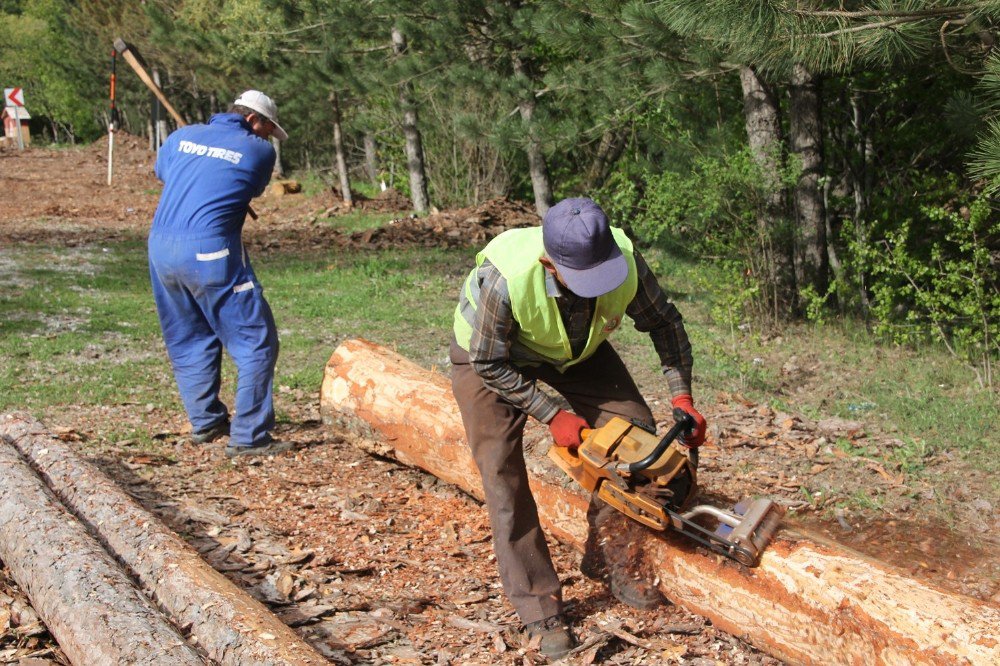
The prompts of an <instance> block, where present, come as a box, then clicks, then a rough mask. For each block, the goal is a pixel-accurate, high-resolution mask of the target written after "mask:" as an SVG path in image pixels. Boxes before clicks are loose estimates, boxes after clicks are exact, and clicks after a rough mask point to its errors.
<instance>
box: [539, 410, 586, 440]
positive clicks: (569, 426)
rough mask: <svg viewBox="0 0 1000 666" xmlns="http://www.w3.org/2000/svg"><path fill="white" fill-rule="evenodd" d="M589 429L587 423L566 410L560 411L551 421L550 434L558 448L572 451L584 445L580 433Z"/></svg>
mask: <svg viewBox="0 0 1000 666" xmlns="http://www.w3.org/2000/svg"><path fill="white" fill-rule="evenodd" d="M589 427H590V425H589V424H588V423H587V422H586V421H584V420H583V419H582V418H580V417H579V416H577V415H576V414H574V413H573V412H567V411H566V410H565V409H560V410H559V411H558V412H556V415H555V416H553V417H552V420H551V421H549V432H551V433H552V439H553V440H554V441H555V443H556V446H567V447H569V448H571V449H575V448H576V447H578V446H580V444H581V443H582V440H581V439H580V431H581V430H583V429H584V428H589Z"/></svg>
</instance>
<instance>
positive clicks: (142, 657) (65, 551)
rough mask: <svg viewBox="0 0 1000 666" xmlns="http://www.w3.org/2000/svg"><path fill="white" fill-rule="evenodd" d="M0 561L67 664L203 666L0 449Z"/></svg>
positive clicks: (12, 454)
mask: <svg viewBox="0 0 1000 666" xmlns="http://www.w3.org/2000/svg"><path fill="white" fill-rule="evenodd" d="M0 559H2V560H3V562H4V563H5V564H6V565H7V568H8V569H10V573H11V575H12V576H13V577H14V580H16V581H17V584H18V585H20V586H21V588H22V589H24V591H25V592H26V593H27V595H28V597H29V598H30V599H31V605H32V606H33V607H34V609H35V611H36V612H37V613H38V616H39V617H41V618H42V620H43V621H44V622H45V626H46V627H48V629H49V631H50V632H51V633H52V635H53V636H54V637H55V639H56V641H58V643H59V646H60V647H61V648H62V650H63V652H64V653H65V654H66V656H67V657H68V658H69V660H70V661H71V662H72V663H73V664H77V665H80V664H95V665H103V664H176V665H178V666H187V665H189V664H190V665H192V666H193V665H195V664H204V663H205V662H204V660H203V659H202V658H201V657H200V656H199V655H198V653H197V652H196V651H195V650H194V649H193V648H192V647H191V646H189V645H188V644H187V643H186V642H185V641H184V639H183V638H182V637H181V635H180V634H179V633H177V631H176V629H174V627H173V626H171V624H170V622H169V621H167V619H166V618H165V617H164V616H163V614H162V613H160V611H158V610H157V609H156V608H154V607H153V605H152V604H151V603H150V602H149V600H148V599H146V597H144V596H143V595H142V592H140V591H139V590H138V589H137V588H136V587H135V585H133V584H132V581H131V580H129V577H128V575H126V573H125V572H124V571H122V570H121V568H120V567H119V566H118V565H117V564H116V563H115V561H114V560H113V559H111V556H110V555H108V554H107V553H106V552H105V551H104V549H103V548H101V546H100V545H99V544H98V543H97V541H95V540H94V538H93V537H91V536H90V535H89V534H88V533H87V530H86V528H84V526H83V525H81V524H80V523H79V522H78V521H77V520H76V519H75V518H73V516H71V515H69V514H68V513H67V512H66V509H65V507H63V506H62V504H60V503H59V501H58V500H57V499H56V498H55V497H53V496H52V493H51V492H49V490H48V489H47V488H46V487H45V484H44V483H42V480H41V479H39V478H38V477H37V476H36V475H35V473H34V472H32V471H31V469H30V468H29V467H28V465H27V463H26V462H25V461H24V460H23V459H22V458H21V456H20V455H19V454H18V452H17V451H16V450H15V449H14V448H13V447H12V446H10V445H9V444H7V443H5V442H2V441H0Z"/></svg>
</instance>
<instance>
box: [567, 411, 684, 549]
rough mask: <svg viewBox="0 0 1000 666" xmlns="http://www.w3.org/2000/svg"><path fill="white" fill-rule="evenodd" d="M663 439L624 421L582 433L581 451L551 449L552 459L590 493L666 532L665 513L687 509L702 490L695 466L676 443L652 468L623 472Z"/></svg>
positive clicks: (648, 453)
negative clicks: (667, 510) (626, 466)
mask: <svg viewBox="0 0 1000 666" xmlns="http://www.w3.org/2000/svg"><path fill="white" fill-rule="evenodd" d="M659 443H660V438H659V437H657V436H656V435H655V434H653V433H651V432H648V431H647V430H644V429H642V428H640V427H639V426H637V425H634V424H632V423H630V422H628V421H626V420H624V419H621V418H618V417H615V418H612V419H611V420H610V421H608V423H607V424H605V425H603V426H601V427H600V428H595V429H594V430H585V431H584V432H583V443H582V444H581V445H580V447H579V448H577V449H575V450H574V449H569V448H566V447H562V446H553V447H551V448H549V452H548V455H549V458H551V459H552V461H553V462H555V463H556V464H557V465H558V466H559V467H560V468H561V469H562V470H563V471H564V472H566V473H567V474H569V475H570V476H571V477H573V479H575V480H576V481H577V483H579V484H580V485H581V486H583V487H584V488H585V489H587V490H589V491H591V492H596V493H597V496H598V497H599V498H601V499H602V500H603V501H605V502H606V503H608V504H610V505H611V506H612V507H614V508H615V509H617V510H619V511H621V512H622V513H624V514H625V515H627V516H629V517H630V518H632V519H634V520H637V521H638V522H640V523H642V524H643V525H646V526H648V527H651V528H653V529H656V530H665V529H667V527H668V526H669V523H670V518H669V516H668V515H667V513H666V511H665V509H666V508H670V509H671V510H673V511H681V510H683V509H684V508H685V507H686V506H687V504H688V503H689V502H690V500H691V499H692V498H693V497H694V496H695V492H696V491H697V488H698V484H697V476H696V473H695V468H694V465H692V464H691V460H690V459H689V458H688V456H687V454H686V453H685V451H684V450H682V448H681V447H680V446H679V445H678V444H677V443H676V442H673V443H671V444H670V446H668V447H667V448H666V449H665V450H664V451H663V453H662V454H660V456H659V457H658V458H657V459H656V460H654V461H653V462H652V464H650V465H649V466H648V467H646V468H645V469H643V470H640V471H638V472H635V473H634V474H631V473H629V472H628V471H626V470H624V469H623V467H624V466H625V465H628V464H630V463H635V462H639V461H640V460H643V459H645V458H646V457H647V456H648V455H650V454H651V453H653V451H654V450H655V449H656V446H657V445H658V444H659Z"/></svg>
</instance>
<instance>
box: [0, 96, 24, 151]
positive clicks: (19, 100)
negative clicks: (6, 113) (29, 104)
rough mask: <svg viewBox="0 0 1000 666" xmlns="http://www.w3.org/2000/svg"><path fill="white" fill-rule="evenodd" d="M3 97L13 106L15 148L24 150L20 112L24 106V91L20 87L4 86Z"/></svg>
mask: <svg viewBox="0 0 1000 666" xmlns="http://www.w3.org/2000/svg"><path fill="white" fill-rule="evenodd" d="M3 97H4V99H5V100H7V101H9V102H10V103H11V104H12V105H13V106H14V123H15V124H16V125H17V148H18V150H24V136H22V134H21V113H20V109H21V107H22V106H24V91H23V90H21V89H20V88H4V90H3Z"/></svg>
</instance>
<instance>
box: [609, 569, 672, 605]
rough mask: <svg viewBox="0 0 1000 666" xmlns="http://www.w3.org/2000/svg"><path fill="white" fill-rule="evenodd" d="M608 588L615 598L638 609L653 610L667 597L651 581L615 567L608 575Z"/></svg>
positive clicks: (665, 600) (663, 602)
mask: <svg viewBox="0 0 1000 666" xmlns="http://www.w3.org/2000/svg"><path fill="white" fill-rule="evenodd" d="M608 588H610V589H611V594H612V595H614V597H615V599H617V600H618V601H620V602H622V603H623V604H625V605H626V606H631V607H632V608H636V609H638V610H653V609H654V608H658V607H660V606H662V605H663V604H665V603H666V602H667V598H666V597H664V596H663V593H662V592H660V590H659V589H657V587H656V585H654V584H653V583H652V582H651V581H648V580H646V579H645V578H644V577H639V576H634V575H632V574H630V573H629V572H628V571H626V570H625V569H620V568H617V567H615V568H613V569H612V570H611V574H610V575H609V576H608Z"/></svg>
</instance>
